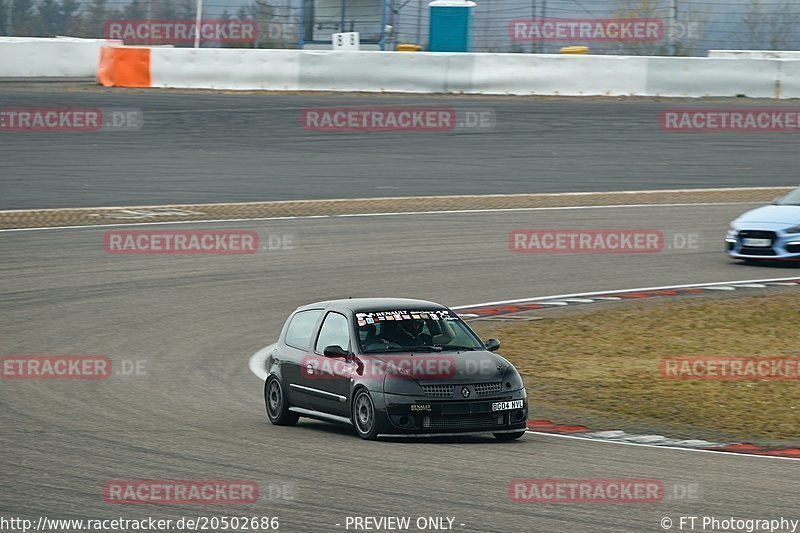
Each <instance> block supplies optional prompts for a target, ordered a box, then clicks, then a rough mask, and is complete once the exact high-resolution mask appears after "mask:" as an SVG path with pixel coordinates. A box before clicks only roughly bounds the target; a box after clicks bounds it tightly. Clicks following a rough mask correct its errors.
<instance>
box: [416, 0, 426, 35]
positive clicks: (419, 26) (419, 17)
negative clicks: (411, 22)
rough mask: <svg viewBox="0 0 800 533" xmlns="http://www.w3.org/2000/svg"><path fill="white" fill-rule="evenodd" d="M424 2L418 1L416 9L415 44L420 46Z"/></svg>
mask: <svg viewBox="0 0 800 533" xmlns="http://www.w3.org/2000/svg"><path fill="white" fill-rule="evenodd" d="M424 1H425V0H419V4H418V6H419V7H418V8H417V40H416V43H417V44H419V45H422V3H423V2H424Z"/></svg>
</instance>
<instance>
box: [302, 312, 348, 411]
mask: <svg viewBox="0 0 800 533" xmlns="http://www.w3.org/2000/svg"><path fill="white" fill-rule="evenodd" d="M350 329H351V328H350V322H349V320H348V318H347V316H346V315H345V314H343V313H341V312H338V311H335V310H329V311H328V312H327V313H326V314H325V317H324V318H323V320H322V325H321V326H320V327H319V332H318V333H317V337H316V339H315V341H314V346H313V349H311V350H310V351H309V354H308V357H307V358H306V359H305V365H304V366H302V367H301V368H300V381H299V384H300V386H301V387H297V388H299V389H301V390H302V391H303V392H304V393H305V395H306V397H307V398H306V400H307V401H308V403H309V405H310V406H311V408H312V409H315V410H317V411H322V412H325V413H330V414H334V415H338V416H344V417H349V416H350V404H349V399H350V376H351V371H352V367H353V358H352V356H351V355H350V352H351V350H350V348H351V345H352V344H351V335H350ZM328 346H339V347H341V348H342V349H343V350H344V351H345V352H346V353H347V354H348V356H347V357H344V356H326V355H324V351H325V348H326V347H328Z"/></svg>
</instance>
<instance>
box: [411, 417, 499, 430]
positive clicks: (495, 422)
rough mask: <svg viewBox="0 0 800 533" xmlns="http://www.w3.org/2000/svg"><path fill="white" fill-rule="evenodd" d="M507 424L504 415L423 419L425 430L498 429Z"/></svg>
mask: <svg viewBox="0 0 800 533" xmlns="http://www.w3.org/2000/svg"><path fill="white" fill-rule="evenodd" d="M504 423H505V416H504V415H503V414H488V413H487V414H477V415H462V416H426V417H423V419H422V427H423V428H425V429H485V428H496V427H499V426H502V425H503V424H504Z"/></svg>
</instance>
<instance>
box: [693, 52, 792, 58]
mask: <svg viewBox="0 0 800 533" xmlns="http://www.w3.org/2000/svg"><path fill="white" fill-rule="evenodd" d="M708 57H727V58H733V59H739V58H749V59H800V51H788V50H787V51H778V50H709V51H708Z"/></svg>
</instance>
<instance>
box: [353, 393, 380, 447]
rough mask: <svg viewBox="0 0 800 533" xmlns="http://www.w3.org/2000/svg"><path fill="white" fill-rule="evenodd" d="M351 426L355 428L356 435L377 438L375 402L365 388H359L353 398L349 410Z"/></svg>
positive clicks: (368, 438)
mask: <svg viewBox="0 0 800 533" xmlns="http://www.w3.org/2000/svg"><path fill="white" fill-rule="evenodd" d="M350 416H351V418H352V419H353V426H354V427H355V428H356V433H358V436H359V437H361V438H362V439H365V440H375V439H377V438H378V423H377V417H376V416H375V404H373V403H372V397H370V395H369V392H367V390H366V389H361V390H359V391H358V392H357V393H356V397H355V398H353V407H352V412H351V415H350Z"/></svg>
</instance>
